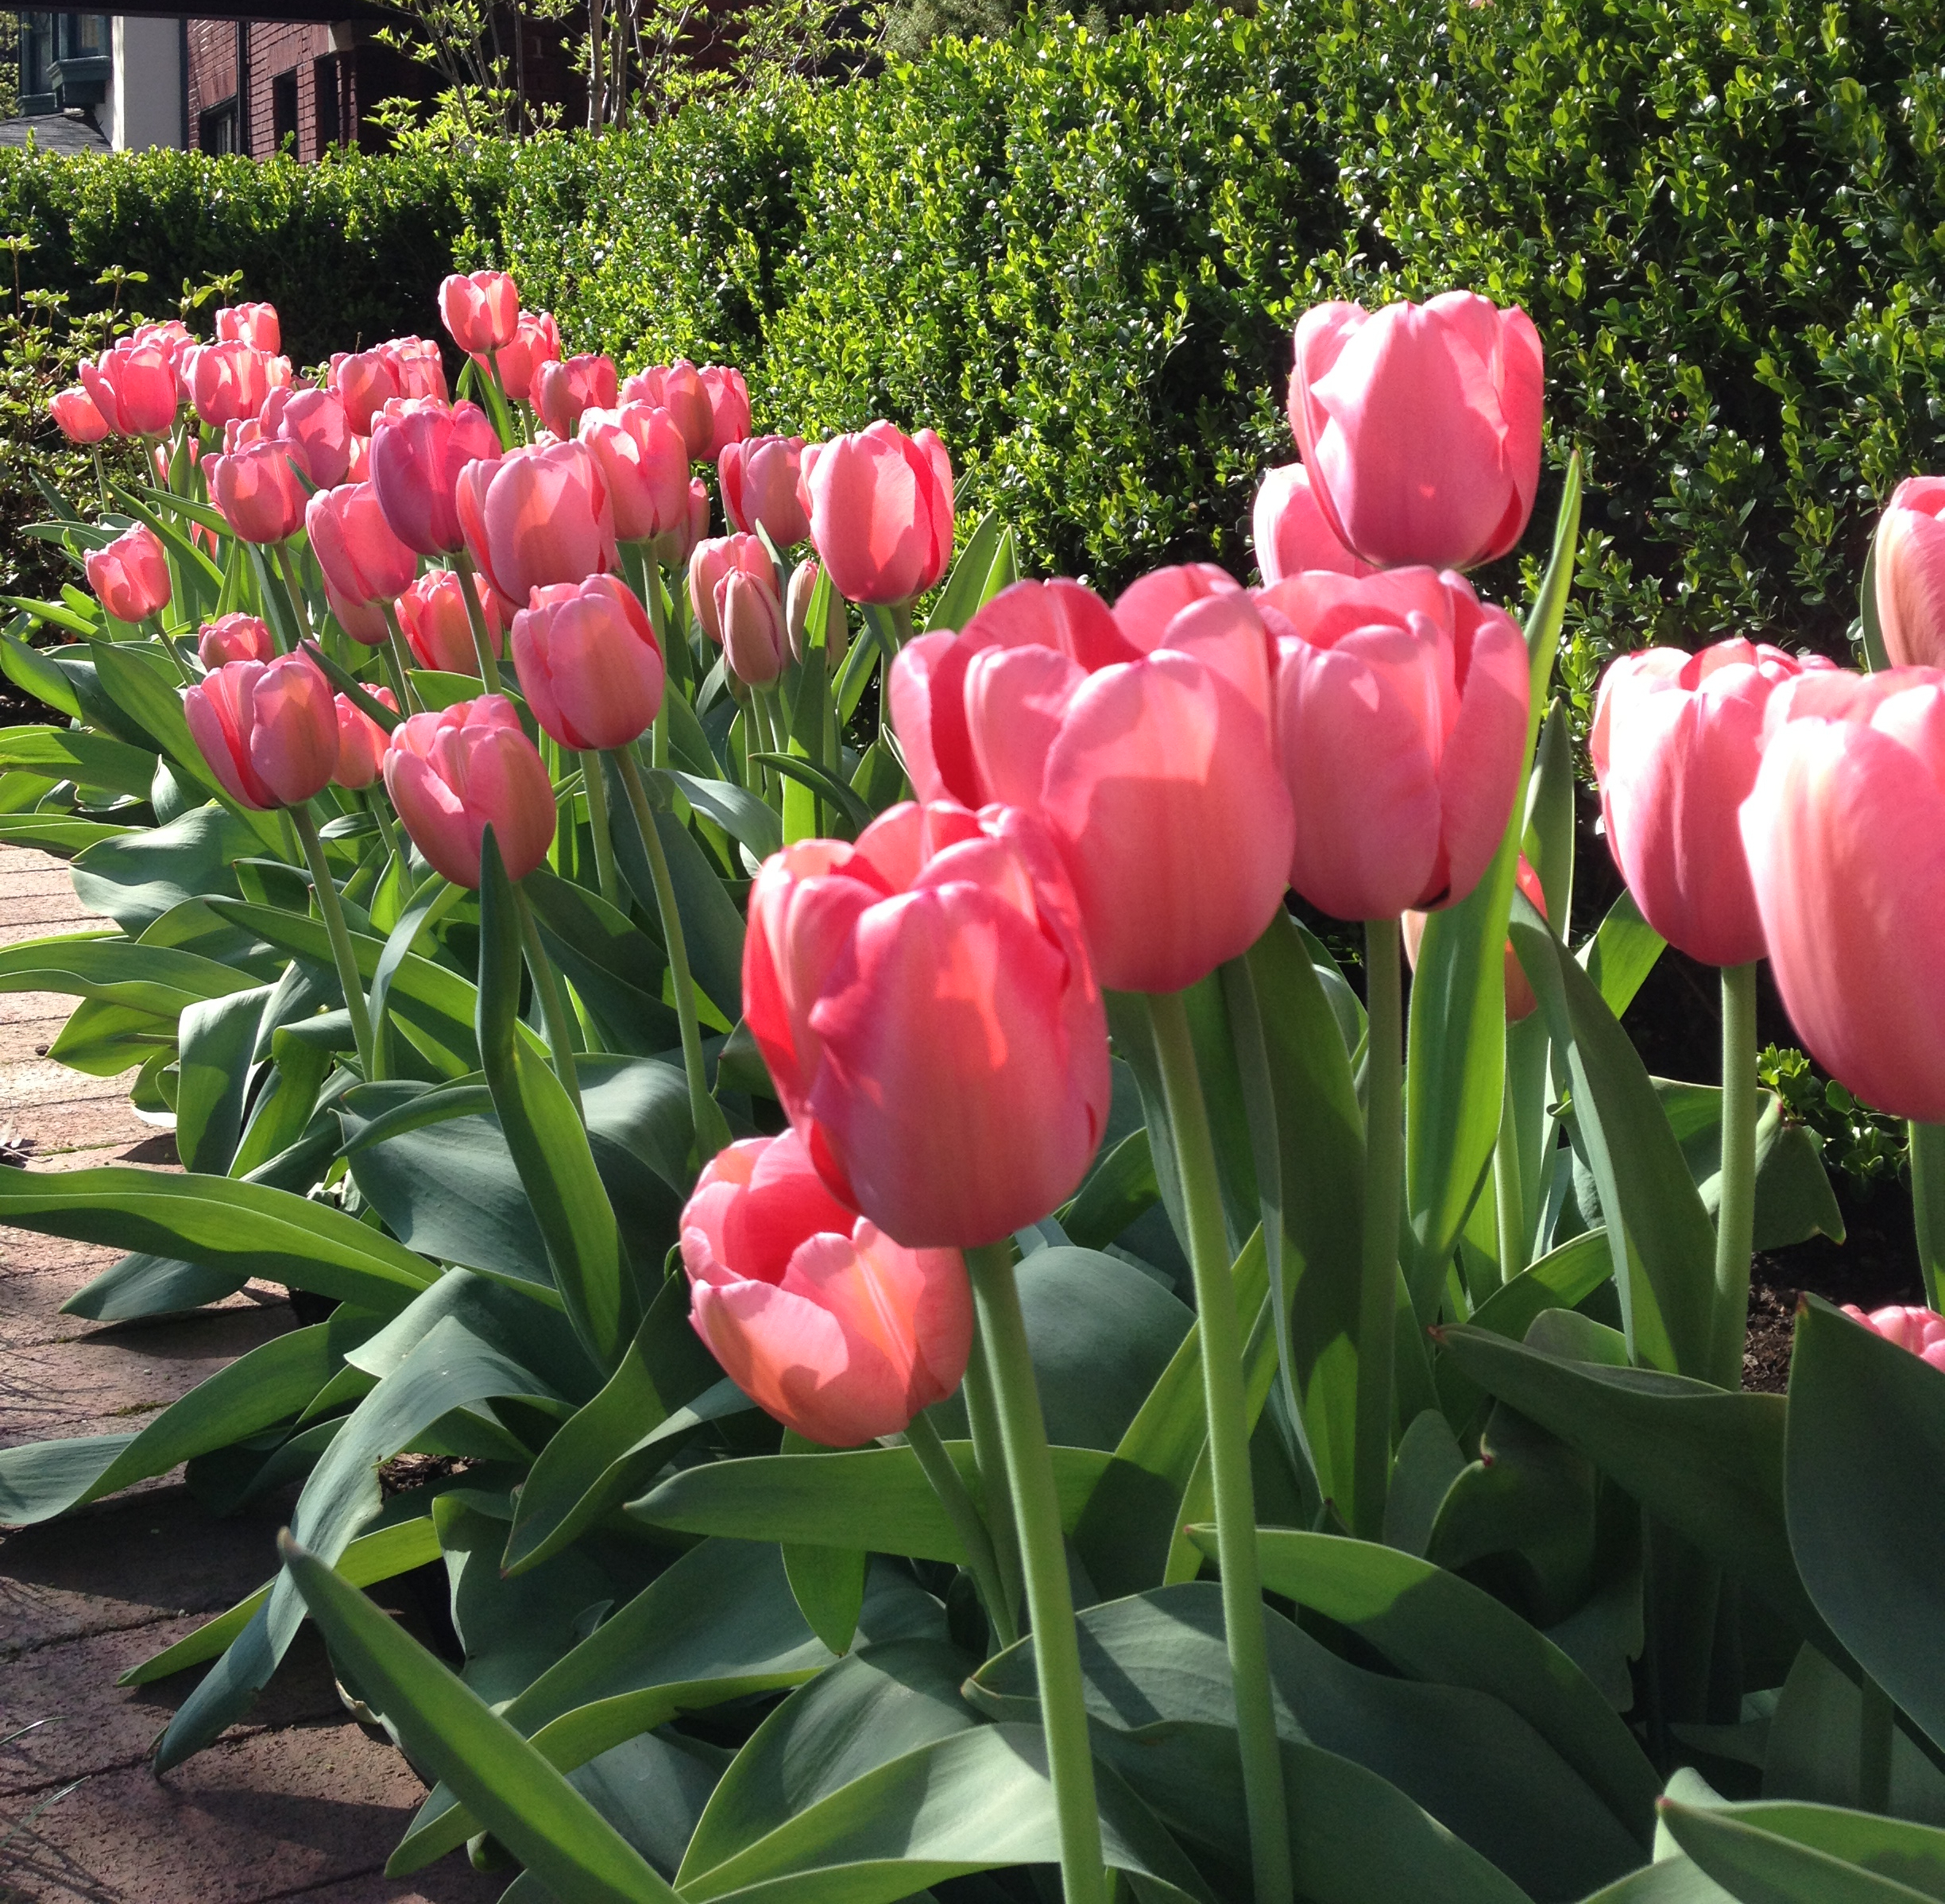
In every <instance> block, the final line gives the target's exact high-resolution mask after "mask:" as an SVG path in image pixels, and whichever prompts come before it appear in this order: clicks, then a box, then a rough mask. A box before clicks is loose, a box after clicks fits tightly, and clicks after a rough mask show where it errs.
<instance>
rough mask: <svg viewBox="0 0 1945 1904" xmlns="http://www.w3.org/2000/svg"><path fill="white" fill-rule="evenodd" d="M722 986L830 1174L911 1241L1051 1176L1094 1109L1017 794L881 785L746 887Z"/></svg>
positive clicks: (1079, 993)
mask: <svg viewBox="0 0 1945 1904" xmlns="http://www.w3.org/2000/svg"><path fill="white" fill-rule="evenodd" d="M743 994H744V1009H745V1012H746V1014H747V1016H748V1023H749V1026H750V1029H751V1031H752V1034H753V1035H754V1036H755V1038H756V1043H757V1046H758V1047H759V1049H760V1051H762V1053H763V1056H764V1062H766V1063H767V1064H768V1066H769V1068H770V1075H771V1078H772V1079H773V1080H774V1081H775V1084H776V1087H777V1093H778V1095H779V1098H780V1099H781V1100H782V1102H783V1109H784V1110H785V1112H786V1113H787V1114H788V1116H789V1117H790V1120H791V1124H792V1125H793V1126H794V1127H795V1129H796V1131H797V1133H798V1136H799V1137H801V1138H802V1140H803V1142H804V1144H806V1147H807V1148H808V1150H809V1151H810V1157H811V1159H812V1161H813V1162H814V1164H815V1165H816V1167H817V1171H818V1175H819V1176H821V1177H822V1178H823V1179H824V1181H825V1182H826V1185H827V1186H829V1188H830V1190H831V1191H832V1192H833V1194H835V1195H837V1196H838V1197H840V1198H842V1199H843V1201H844V1202H846V1203H848V1204H849V1205H852V1206H853V1207H854V1208H856V1209H859V1210H861V1211H862V1212H863V1213H864V1215H865V1216H866V1217H869V1218H870V1219H871V1221H872V1222H873V1223H875V1224H876V1225H878V1226H879V1227H880V1229H883V1230H884V1232H885V1233H886V1234H887V1235H888V1236H891V1237H893V1238H894V1239H895V1240H898V1241H899V1242H901V1243H903V1244H905V1245H906V1246H907V1248H912V1249H924V1248H967V1247H969V1246H973V1245H977V1244H987V1243H992V1242H994V1241H996V1240H998V1239H1000V1238H1001V1237H1004V1236H1008V1235H1010V1234H1011V1233H1012V1232H1013V1231H1014V1230H1015V1229H1019V1228H1020V1227H1021V1226H1022V1225H1024V1224H1027V1223H1032V1222H1035V1221H1038V1219H1039V1218H1040V1217H1044V1216H1045V1215H1046V1213H1047V1212H1048V1211H1049V1210H1050V1209H1054V1208H1056V1207H1057V1206H1058V1205H1059V1204H1061V1202H1064V1201H1065V1199H1066V1198H1068V1197H1069V1196H1070V1195H1071V1194H1073V1190H1074V1187H1075V1186H1076V1185H1077V1184H1078V1183H1079V1182H1080V1181H1081V1178H1082V1176H1083V1175H1085V1173H1086V1171H1087V1167H1088V1164H1089V1161H1090V1159H1092V1156H1093V1155H1094V1152H1095V1150H1096V1147H1097V1146H1098V1145H1099V1144H1100V1137H1101V1133H1102V1132H1103V1131H1104V1129H1105V1128H1106V1123H1107V1115H1108V1098H1109V1078H1108V1043H1107V1035H1106V1016H1105V1013H1104V1010H1103V1008H1102V1004H1101V998H1100V989H1099V987H1098V986H1097V985H1096V983H1095V979H1094V974H1093V971H1092V966H1090V964H1089V959H1088V954H1087V946H1086V943H1085V940H1084V938H1082V936H1081V924H1080V918H1079V914H1078V910H1077V907H1076V906H1075V904H1074V899H1073V890H1072V888H1070V887H1069V884H1068V882H1067V879H1066V877H1065V873H1063V871H1062V869H1061V863H1060V859H1059V856H1058V853H1056V852H1055V851H1054V847H1053V846H1052V843H1051V842H1050V841H1049V840H1048V839H1047V838H1046V834H1045V833H1044V832H1043V831H1042V829H1041V828H1040V827H1039V826H1038V825H1037V823H1036V822H1034V821H1033V820H1032V819H1031V818H1029V817H1027V815H1023V814H1020V813H1017V812H1015V811H1011V810H1010V809H1007V808H1003V807H988V808H987V809H986V810H984V811H983V812H981V813H979V814H977V815H975V814H973V813H970V812H968V811H966V810H965V808H963V807H955V806H952V805H949V804H945V803H934V804H931V805H928V806H919V805H917V804H915V803H909V802H908V803H905V804H903V805H902V806H897V807H892V808H891V810H890V811H887V812H886V813H884V814H882V815H880V817H879V818H877V819H876V820H875V821H874V822H872V824H871V825H870V826H868V827H866V828H865V830H864V832H863V833H861V834H860V835H859V836H858V838H857V840H856V842H855V843H854V844H852V845H845V843H843V842H841V841H837V840H803V841H799V842H797V843H796V844H795V845H793V846H786V847H785V848H784V849H783V851H782V852H781V853H776V854H773V855H772V856H771V858H770V859H768V861H765V862H764V867H763V870H762V871H761V872H760V873H759V874H758V875H757V877H756V883H755V884H754V885H753V886H752V888H751V892H750V901H749V927H748V932H747V935H746V936H745V938H744V952H743Z"/></svg>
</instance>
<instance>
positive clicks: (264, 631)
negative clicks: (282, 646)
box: [196, 613, 276, 668]
mask: <svg viewBox="0 0 1945 1904" xmlns="http://www.w3.org/2000/svg"><path fill="white" fill-rule="evenodd" d="M196 653H197V654H198V656H200V657H201V660H202V663H203V666H204V667H205V668H222V667H224V666H225V665H226V664H228V663H230V662H231V661H269V660H274V659H275V657H276V642H275V640H273V639H272V638H271V634H270V629H269V625H268V624H267V623H265V622H262V621H258V620H257V617H255V616H254V615H246V614H242V613H237V614H229V615H219V616H218V617H217V618H216V619H215V621H205V622H204V623H203V626H202V629H200V631H199V633H198V634H197V636H196Z"/></svg>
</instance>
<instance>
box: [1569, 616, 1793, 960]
mask: <svg viewBox="0 0 1945 1904" xmlns="http://www.w3.org/2000/svg"><path fill="white" fill-rule="evenodd" d="M1806 666H1808V668H1811V669H1812V671H1816V670H1818V669H1824V668H1829V666H1830V664H1829V663H1827V662H1826V661H1823V660H1815V661H1812V662H1809V663H1805V662H1803V661H1800V660H1797V659H1796V657H1795V656H1792V655H1788V654H1785V652H1783V651H1782V650H1781V648H1767V647H1761V646H1758V645H1757V644H1754V643H1753V642H1749V641H1720V642H1718V643H1717V644H1715V646H1714V647H1713V648H1704V649H1703V651H1702V652H1701V653H1699V654H1697V655H1691V654H1688V653H1687V652H1684V650H1682V649H1680V648H1642V649H1640V650H1638V652H1635V653H1634V654H1631V655H1623V656H1621V658H1620V659H1619V660H1617V661H1615V662H1614V664H1612V665H1611V667H1610V668H1608V670H1607V673H1606V675H1604V676H1603V678H1602V680H1601V685H1600V692H1599V697H1598V698H1597V699H1596V701H1595V711H1594V726H1593V729H1592V731H1591V733H1590V734H1589V736H1588V752H1589V753H1590V754H1591V757H1592V759H1593V764H1594V775H1595V780H1596V781H1597V782H1598V783H1599V787H1600V796H1601V819H1602V823H1603V828H1604V830H1605V831H1606V833H1607V849H1608V851H1609V852H1610V853H1612V854H1613V855H1614V864H1615V865H1616V866H1617V867H1618V868H1619V869H1620V872H1621V877H1622V878H1623V879H1625V880H1626V881H1627V883H1628V890H1629V891H1630V892H1631V893H1633V895H1634V903H1635V904H1636V905H1638V906H1639V907H1641V916H1642V917H1643V918H1644V919H1646V920H1647V922H1648V923H1649V925H1651V926H1653V927H1654V929H1655V931H1657V932H1659V933H1660V934H1661V936H1662V937H1663V938H1665V939H1666V940H1667V941H1668V942H1669V944H1670V945H1672V946H1674V947H1675V949H1676V950H1677V951H1679V952H1685V953H1687V954H1688V956H1689V957H1690V958H1695V959H1699V960H1700V961H1701V962H1703V964H1704V965H1710V966H1740V965H1746V964H1747V963H1748V962H1750V960H1751V959H1754V958H1761V957H1762V955H1763V933H1762V921H1761V919H1760V918H1759V917H1758V916H1757V907H1756V895H1755V893H1754V890H1753V889H1752V888H1751V887H1750V876H1749V868H1748V865H1747V864H1746V861H1745V860H1744V857H1743V853H1742V839H1741V837H1740V835H1739V834H1738V832H1737V830H1736V814H1737V811H1738V809H1739V808H1740V807H1741V806H1742V803H1743V802H1744V801H1745V800H1746V799H1748V798H1749V794H1750V788H1752V787H1754V785H1755V784H1756V770H1757V766H1758V765H1759V764H1760V762H1761V753H1762V745H1763V723H1764V718H1765V712H1766V710H1767V708H1768V705H1769V699H1770V696H1771V695H1772V694H1773V692H1774V691H1775V690H1776V689H1777V687H1779V686H1780V685H1781V683H1784V682H1786V681H1788V680H1792V679H1795V678H1796V676H1798V675H1800V674H1802V673H1803V671H1804V668H1805V667H1806Z"/></svg>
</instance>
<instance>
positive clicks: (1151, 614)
mask: <svg viewBox="0 0 1945 1904" xmlns="http://www.w3.org/2000/svg"><path fill="white" fill-rule="evenodd" d="M1242 592H1243V590H1242V585H1241V584H1240V583H1239V582H1238V581H1237V580H1236V579H1235V576H1233V575H1231V574H1230V573H1229V571H1228V570H1227V569H1221V568H1218V567H1216V564H1215V563H1212V562H1181V563H1176V564H1174V566H1173V567H1169V568H1158V569H1150V571H1149V572H1148V573H1147V575H1143V576H1142V577H1140V578H1139V579H1138V580H1136V581H1134V582H1130V583H1129V584H1128V586H1127V587H1126V588H1124V589H1123V590H1122V591H1121V593H1120V594H1119V595H1117V596H1116V598H1115V605H1114V622H1115V626H1116V628H1117V629H1119V631H1120V632H1121V634H1122V636H1123V637H1124V638H1125V639H1126V640H1127V641H1129V642H1131V644H1133V645H1134V646H1135V648H1136V649H1138V650H1139V652H1141V653H1143V654H1148V653H1150V652H1153V651H1154V649H1156V648H1159V647H1161V646H1162V637H1163V636H1164V635H1166V633H1167V632H1168V628H1169V625H1170V622H1172V621H1174V619H1175V617H1177V615H1179V614H1180V613H1181V612H1182V610H1184V609H1185V608H1189V607H1192V606H1194V604H1195V603H1197V602H1206V601H1208V600H1209V599H1210V598H1211V597H1212V596H1216V595H1235V594H1241V593H1242Z"/></svg>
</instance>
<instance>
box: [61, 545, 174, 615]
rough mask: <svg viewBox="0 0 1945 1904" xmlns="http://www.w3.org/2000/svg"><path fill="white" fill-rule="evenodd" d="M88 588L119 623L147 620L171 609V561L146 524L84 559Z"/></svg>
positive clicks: (84, 556) (88, 553) (91, 551)
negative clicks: (169, 561)
mask: <svg viewBox="0 0 1945 1904" xmlns="http://www.w3.org/2000/svg"><path fill="white" fill-rule="evenodd" d="M81 563H82V567H83V568H85V569H86V570H87V580H88V586H89V587H90V588H91V589H92V590H94V591H95V596H96V598H98V599H99V602H100V603H101V605H102V607H103V608H105V609H106V610H107V611H108V612H109V613H110V614H111V615H113V616H114V618H115V619H116V620H117V621H146V620H147V619H148V617H149V616H151V615H154V614H160V613H161V611H162V610H164V608H166V607H167V606H168V598H169V571H168V556H167V555H164V553H163V551H162V544H161V543H160V540H158V539H157V536H156V534H155V532H154V531H153V529H151V528H149V527H148V525H147V524H145V523H140V522H138V523H137V524H136V525H135V526H134V528H132V529H129V530H126V531H125V532H123V533H122V534H121V535H119V536H116V538H115V539H114V541H112V542H111V543H110V544H108V546H107V547H106V548H99V549H90V550H89V551H87V554H86V555H83V557H82V558H81Z"/></svg>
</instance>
